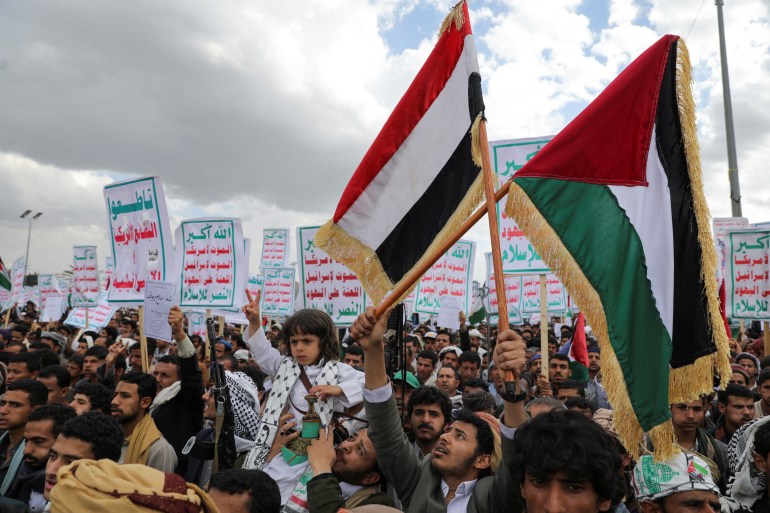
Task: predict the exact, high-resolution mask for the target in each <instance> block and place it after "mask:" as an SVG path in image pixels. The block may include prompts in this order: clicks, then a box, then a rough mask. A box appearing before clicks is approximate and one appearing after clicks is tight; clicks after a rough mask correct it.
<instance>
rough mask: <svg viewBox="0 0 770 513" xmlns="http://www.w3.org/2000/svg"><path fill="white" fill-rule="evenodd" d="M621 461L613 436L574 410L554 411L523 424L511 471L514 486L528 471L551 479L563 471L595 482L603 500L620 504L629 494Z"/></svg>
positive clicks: (515, 441)
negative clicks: (627, 493)
mask: <svg viewBox="0 0 770 513" xmlns="http://www.w3.org/2000/svg"><path fill="white" fill-rule="evenodd" d="M620 469H621V460H620V454H619V453H618V450H617V447H616V446H615V444H614V442H613V441H612V438H611V437H610V435H608V434H607V433H606V432H605V431H604V430H603V429H602V428H601V427H599V425H598V424H596V423H595V422H593V421H592V420H589V419H588V418H586V417H585V416H584V415H581V414H579V413H576V412H573V411H565V410H561V411H551V412H548V413H543V414H541V415H538V416H537V417H536V418H534V419H532V421H531V422H529V423H527V424H525V425H524V426H522V427H520V428H519V429H518V430H517V431H516V435H515V437H514V439H513V457H512V458H511V461H510V462H509V470H510V472H511V475H512V476H513V483H512V484H513V486H516V487H518V486H520V485H521V484H522V483H523V482H524V473H525V472H527V473H529V474H531V475H533V476H535V477H538V478H548V477H550V476H553V475H554V474H556V473H557V472H563V473H564V474H565V476H566V478H567V479H570V480H574V481H577V482H585V483H591V485H592V486H593V488H594V491H595V492H596V494H597V495H598V497H599V500H607V499H609V500H611V501H612V505H613V506H617V505H618V504H619V503H620V500H621V499H622V498H623V495H624V493H625V480H624V477H623V474H622V473H621V472H620Z"/></svg>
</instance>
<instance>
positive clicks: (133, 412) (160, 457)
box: [112, 371, 177, 473]
mask: <svg viewBox="0 0 770 513" xmlns="http://www.w3.org/2000/svg"><path fill="white" fill-rule="evenodd" d="M156 390H157V382H156V381H155V378H153V377H152V376H151V375H149V374H145V373H142V372H136V371H131V372H129V373H127V374H125V375H124V376H123V379H121V380H120V382H119V383H118V386H117V388H116V389H115V397H114V398H113V399H112V416H113V417H114V418H115V419H117V420H118V422H120V424H121V426H122V427H123V434H124V436H125V441H124V442H123V448H122V450H121V453H120V461H118V463H140V464H142V465H147V466H148V467H152V468H154V469H157V470H160V471H161V472H169V473H172V472H174V468H175V467H176V464H177V457H176V452H175V451H174V448H173V447H171V444H169V443H168V442H167V441H166V440H165V439H164V438H163V435H162V434H161V432H160V431H159V430H158V427H157V426H156V425H155V422H154V421H153V420H152V417H151V416H150V415H148V411H147V410H148V409H149V407H150V405H151V404H152V400H153V399H154V398H155V393H156Z"/></svg>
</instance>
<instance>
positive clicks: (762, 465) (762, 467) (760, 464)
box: [754, 453, 767, 474]
mask: <svg viewBox="0 0 770 513" xmlns="http://www.w3.org/2000/svg"><path fill="white" fill-rule="evenodd" d="M754 466H755V467H757V470H759V471H760V472H764V473H765V474H766V473H767V460H766V459H765V458H763V457H762V456H760V455H759V454H757V453H754Z"/></svg>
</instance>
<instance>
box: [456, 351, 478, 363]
mask: <svg viewBox="0 0 770 513" xmlns="http://www.w3.org/2000/svg"><path fill="white" fill-rule="evenodd" d="M465 362H470V363H475V364H476V367H481V357H480V356H479V353H476V352H474V351H463V352H462V353H461V354H460V357H459V358H458V359H457V366H458V367H459V366H461V365H462V364H463V363H465Z"/></svg>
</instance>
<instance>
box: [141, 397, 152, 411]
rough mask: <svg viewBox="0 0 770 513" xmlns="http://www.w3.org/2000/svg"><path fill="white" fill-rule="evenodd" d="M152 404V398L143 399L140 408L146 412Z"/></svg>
mask: <svg viewBox="0 0 770 513" xmlns="http://www.w3.org/2000/svg"><path fill="white" fill-rule="evenodd" d="M151 404H152V397H142V399H141V400H140V401H139V407H140V408H141V409H143V410H146V409H147V408H149V407H150V405H151Z"/></svg>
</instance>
